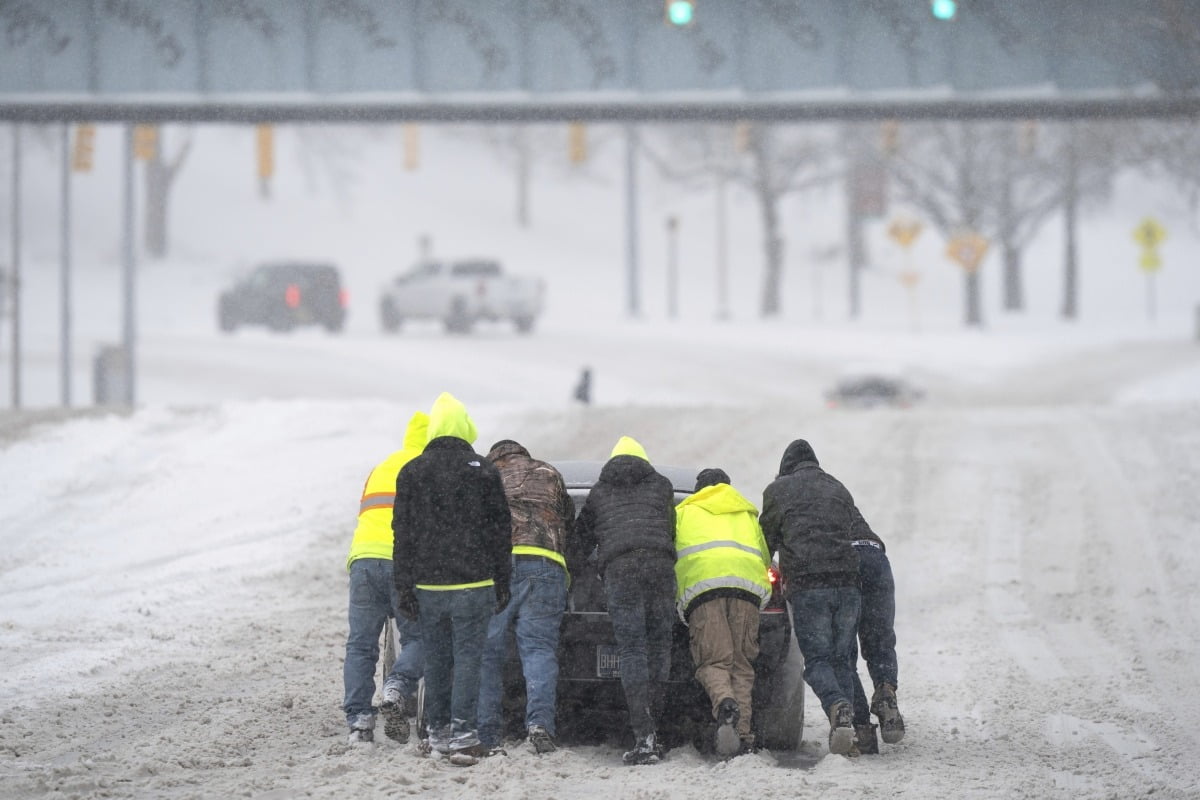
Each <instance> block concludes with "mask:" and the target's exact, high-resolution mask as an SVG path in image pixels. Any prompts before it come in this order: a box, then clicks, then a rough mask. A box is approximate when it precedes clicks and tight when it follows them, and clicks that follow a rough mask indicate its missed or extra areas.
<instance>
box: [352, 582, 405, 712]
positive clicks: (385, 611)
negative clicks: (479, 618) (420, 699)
mask: <svg viewBox="0 0 1200 800" xmlns="http://www.w3.org/2000/svg"><path fill="white" fill-rule="evenodd" d="M389 616H393V617H395V618H396V620H397V623H398V627H399V628H400V654H399V655H398V656H397V657H396V663H395V664H394V665H392V669H391V672H390V673H388V676H387V678H386V679H385V683H390V682H392V681H397V682H398V683H399V684H400V686H401V692H403V693H404V694H405V695H415V694H416V691H417V683H418V682H419V681H420V680H421V673H422V671H423V668H424V656H423V655H422V652H421V631H420V629H419V628H418V627H417V625H416V623H413V622H409V621H408V620H406V619H404V618H403V617H401V616H400V615H399V614H398V613H397V611H396V586H395V583H394V582H393V580H392V562H391V561H389V560H387V559H383V558H358V559H355V560H354V562H353V563H352V564H351V565H350V610H349V614H348V617H349V623H350V634H349V636H347V637H346V661H345V663H344V664H343V665H342V682H343V683H344V684H345V690H346V696H345V701H344V702H343V704H342V710H343V711H345V712H346V722H347V723H348V724H350V725H353V724H354V723H355V721H356V720H359V718H360V717H361V716H362V715H370V716H372V717H373V716H374V714H375V709H374V707H373V706H372V701H373V700H374V699H375V665H376V664H378V663H379V635H380V634H381V633H383V629H384V626H386V625H387V621H388V617H389ZM359 724H360V726H361V725H362V724H363V721H360V722H359Z"/></svg>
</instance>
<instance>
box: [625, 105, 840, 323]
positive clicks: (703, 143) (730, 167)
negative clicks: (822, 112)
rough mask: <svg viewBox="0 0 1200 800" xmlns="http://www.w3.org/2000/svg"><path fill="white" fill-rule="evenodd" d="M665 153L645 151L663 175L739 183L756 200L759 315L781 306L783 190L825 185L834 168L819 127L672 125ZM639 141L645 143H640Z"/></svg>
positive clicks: (831, 146)
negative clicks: (760, 279) (760, 248)
mask: <svg viewBox="0 0 1200 800" xmlns="http://www.w3.org/2000/svg"><path fill="white" fill-rule="evenodd" d="M666 135H667V137H668V141H669V148H664V149H669V150H670V153H671V154H670V156H666V155H663V154H662V153H661V152H659V151H658V150H657V149H656V148H654V147H644V150H643V151H644V152H645V153H646V155H647V156H648V157H649V158H650V159H651V160H652V161H653V162H654V163H655V164H656V165H657V166H658V168H659V170H660V172H661V173H662V174H663V175H664V176H665V177H666V178H667V179H668V180H673V181H677V182H683V183H691V184H692V185H697V186H699V185H710V186H711V185H714V184H716V183H719V182H721V181H724V182H728V183H733V184H737V185H741V186H743V187H745V188H746V189H748V190H749V191H750V193H751V194H752V195H753V196H754V198H755V199H756V200H757V201H758V206H759V212H760V214H761V216H762V228H763V264H764V270H763V283H762V293H761V296H760V301H759V316H761V317H764V318H765V317H774V316H777V315H778V314H779V313H780V311H781V310H782V307H781V303H780V296H781V292H782V288H783V264H784V247H785V241H784V237H783V233H782V231H781V225H780V221H779V207H780V204H781V202H782V201H783V199H784V198H785V197H786V196H788V195H789V194H793V193H796V192H802V191H805V190H808V189H813V188H816V187H818V186H823V185H827V184H828V183H830V182H832V181H833V180H835V179H836V178H837V177H838V176H839V174H840V172H839V169H838V168H837V167H836V166H835V165H834V160H835V157H836V147H835V144H834V142H833V140H832V138H833V137H832V136H831V135H830V134H829V133H828V132H827V131H826V130H825V129H813V128H797V127H782V126H775V125H757V124H756V125H749V124H746V123H740V124H739V125H737V126H732V127H731V126H721V125H703V126H672V127H671V128H670V129H668V130H667V133H666ZM643 144H645V142H643Z"/></svg>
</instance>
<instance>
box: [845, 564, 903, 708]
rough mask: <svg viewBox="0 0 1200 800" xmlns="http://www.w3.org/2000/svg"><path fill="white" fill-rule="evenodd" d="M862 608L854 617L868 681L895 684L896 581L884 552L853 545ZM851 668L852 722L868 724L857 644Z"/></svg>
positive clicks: (867, 704) (851, 657) (866, 703)
mask: <svg viewBox="0 0 1200 800" xmlns="http://www.w3.org/2000/svg"><path fill="white" fill-rule="evenodd" d="M854 549H855V550H857V551H858V581H859V586H860V589H861V592H862V610H861V612H860V613H859V617H858V644H859V645H861V647H862V657H863V660H864V661H866V662H867V672H869V673H870V675H871V682H872V683H873V684H875V685H876V686H878V685H879V684H881V683H890V684H891V685H892V686H896V685H897V683H896V679H897V672H898V670H899V668H898V666H897V665H896V582H895V581H894V580H893V579H892V565H891V562H890V561H888V557H887V553H885V552H883V551H882V550H880V549H879V548H877V547H871V546H870V545H861V544H860V545H855V547H854ZM850 664H851V668H852V669H853V671H854V724H855V725H869V724H870V722H871V707H870V701H869V699H868V697H867V695H866V693H865V692H864V691H863V685H862V681H861V680H859V677H858V646H856V647H855V648H854V651H853V654H852V655H851V656H850Z"/></svg>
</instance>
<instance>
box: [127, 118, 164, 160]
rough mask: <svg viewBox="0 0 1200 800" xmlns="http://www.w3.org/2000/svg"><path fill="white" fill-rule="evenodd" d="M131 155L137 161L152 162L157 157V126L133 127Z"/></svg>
mask: <svg viewBox="0 0 1200 800" xmlns="http://www.w3.org/2000/svg"><path fill="white" fill-rule="evenodd" d="M133 155H134V157H135V158H136V159H137V160H138V161H153V160H154V157H155V156H157V155H158V126H157V125H134V126H133Z"/></svg>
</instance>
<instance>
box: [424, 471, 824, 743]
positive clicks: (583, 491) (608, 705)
mask: <svg viewBox="0 0 1200 800" xmlns="http://www.w3.org/2000/svg"><path fill="white" fill-rule="evenodd" d="M555 466H556V467H557V468H558V469H559V470H560V471H561V472H562V475H563V478H564V480H565V481H566V484H567V489H568V491H569V492H570V493H571V497H572V498H573V499H574V501H575V508H576V512H577V513H578V510H579V509H581V508H582V507H583V503H584V500H586V499H587V495H588V492H589V491H590V490H591V488H592V486H593V485H594V484H595V482H596V479H597V478H598V477H599V476H600V469H601V468H602V467H603V466H604V462H602V461H558V462H555ZM655 469H657V470H658V471H659V472H660V473H662V474H663V475H664V476H666V477H667V478H668V479H669V480H670V481H671V483H672V485H673V486H674V487H675V498H676V502H678V501H679V500H682V499H683V498H684V497H686V496H687V495H689V494H691V491H692V487H693V486H694V485H695V481H696V473H697V471H698V470H695V469H683V468H677V467H662V466H657V465H656V466H655ZM770 575H771V579H772V587H773V592H772V595H771V599H770V602H769V603H768V605H767V607H766V608H764V609H763V610H762V611H761V612H760V617H759V633H758V638H759V655H758V658H757V659H756V660H755V664H754V669H755V683H754V694H753V697H752V707H753V725H754V731H755V735H756V739H757V741H758V744H759V745H760V746H761V747H765V748H767V749H769V750H776V751H779V750H795V749H796V748H797V747H798V746H799V744H800V736H801V733H802V731H803V728H804V686H805V684H804V680H803V671H804V661H803V658H802V656H801V655H800V651H799V649H798V648H797V647H796V645H795V644H793V642H792V633H791V630H792V626H791V617H790V615H789V612H788V608H787V603H786V602H785V601H784V598H783V588H782V580H781V578H780V575H779V572H778V569H777V568H776V567H774V565H773V566H772V568H771V572H770ZM694 671H695V670H694V667H693V665H692V658H691V653H690V650H689V646H688V630H687V627H686V626H685V625H684V624H683V622H682V621H681V620H679V619H678V617H677V618H676V625H675V630H674V636H673V641H672V647H671V673H670V678H669V680H668V685H667V701H666V708H665V711H664V714H663V719H662V720H661V724H660V727H659V730H658V734H659V736H660V737H661V739H662V741H663V743H664V744H666V745H667V746H668V747H678V746H680V745H686V744H692V745H694V746H695V747H696V748H697V749H698V750H700V751H701V752H711V751H712V741H713V733H714V731H715V723H714V722H713V719H712V707H711V705H710V703H709V700H708V696H707V695H706V694H705V692H704V689H703V688H702V687H701V686H700V684H699V682H698V681H696V679H695V676H694ZM504 712H505V713H504V719H505V737H506V738H509V739H519V738H522V737H524V736H525V726H524V715H525V685H524V679H523V677H522V674H521V664H520V660H519V659H518V657H517V655H516V648H515V645H514V644H512V643H511V642H510V655H509V659H508V662H507V664H506V667H505V671H504ZM418 718H419V719H421V718H423V716H422V714H421V712H420V711H418ZM556 720H557V726H558V731H557V733H558V738H559V740H560V741H561V742H563V743H564V744H572V743H575V744H591V743H601V742H609V743H613V744H627V743H629V742H632V740H633V734H632V732H630V731H629V727H628V719H627V715H626V712H625V694H624V692H623V690H622V688H621V663H620V659H619V658H618V656H617V647H616V641H615V639H614V637H613V629H612V622H611V621H610V620H609V616H608V611H607V608H606V604H605V599H604V590H603V586H602V585H601V582H600V577H599V575H598V574H597V572H596V571H595V568H594V567H592V566H591V565H590V564H589V565H588V566H587V567H585V568H584V569H582V570H578V569H577V571H576V573H575V574H572V575H571V584H570V590H569V594H568V601H567V611H566V613H565V614H564V615H563V621H562V628H561V629H560V637H559V646H558V699H557V712H556ZM423 728H424V726H423V725H421V724H419V726H418V730H419V731H421V733H420V734H419V735H421V736H424V735H425V733H424V730H423Z"/></svg>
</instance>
